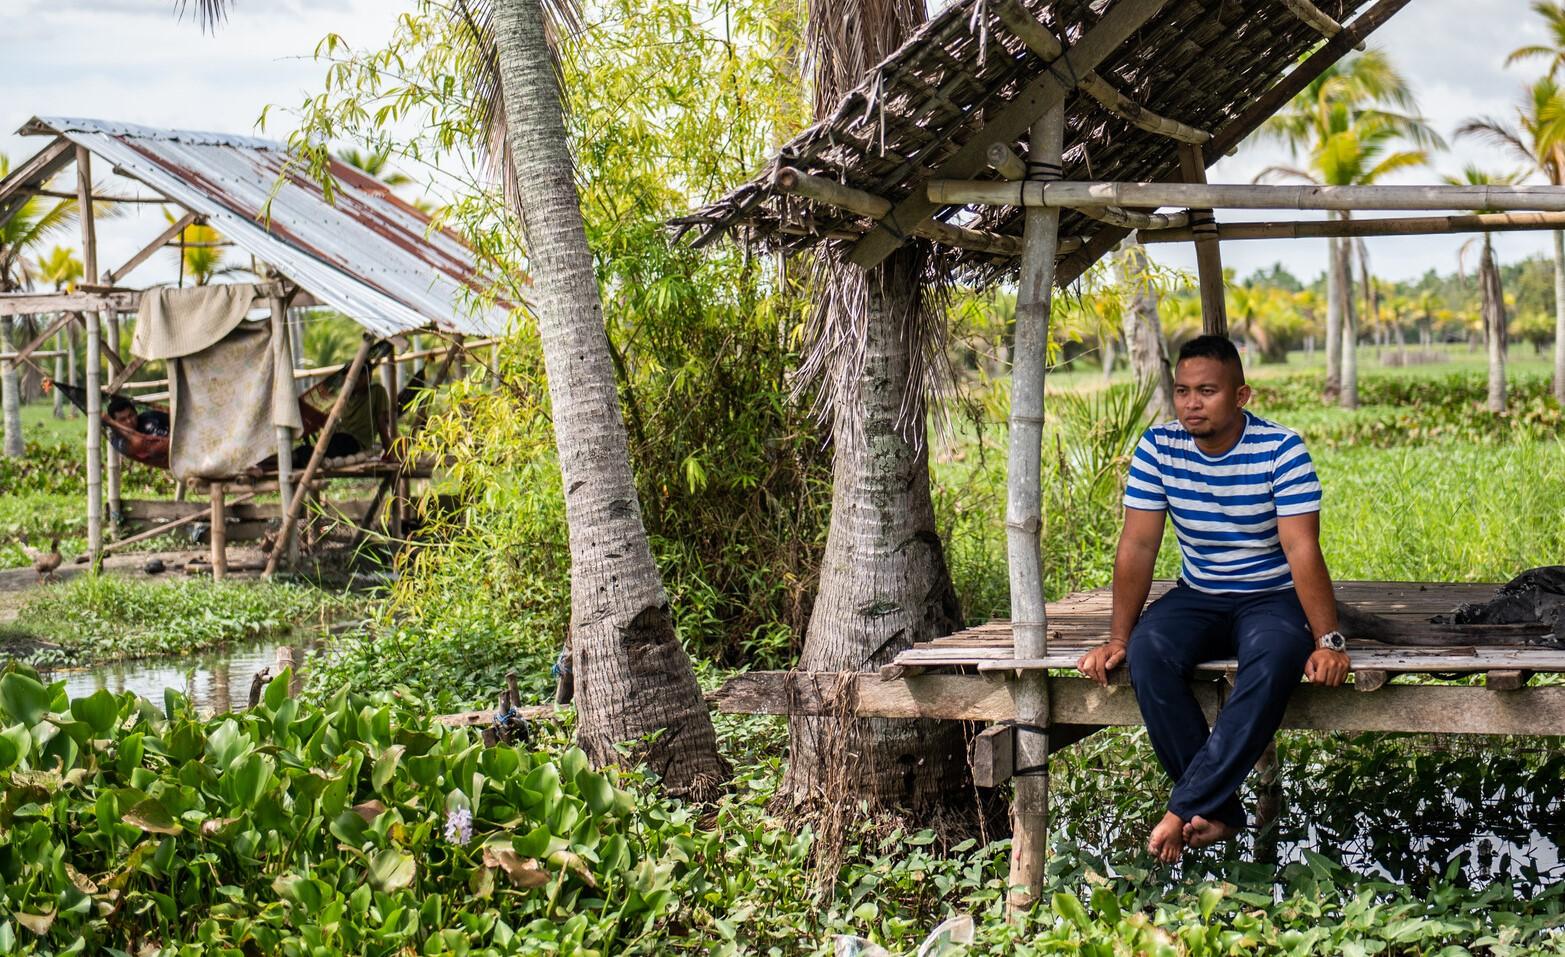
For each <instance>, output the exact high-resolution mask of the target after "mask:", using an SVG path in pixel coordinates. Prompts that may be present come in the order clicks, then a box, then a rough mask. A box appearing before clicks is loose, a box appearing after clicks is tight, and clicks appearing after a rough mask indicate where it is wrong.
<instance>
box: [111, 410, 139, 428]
mask: <svg viewBox="0 0 1565 957" xmlns="http://www.w3.org/2000/svg"><path fill="white" fill-rule="evenodd" d="M109 418H111V419H113V420H114V421H115V422H118V423H119V424H120V425H123V426H124V427H125V428H127V429H134V428H135V427H136V410H135V409H120V410H118V411H116V412H112V413H110V414H109Z"/></svg>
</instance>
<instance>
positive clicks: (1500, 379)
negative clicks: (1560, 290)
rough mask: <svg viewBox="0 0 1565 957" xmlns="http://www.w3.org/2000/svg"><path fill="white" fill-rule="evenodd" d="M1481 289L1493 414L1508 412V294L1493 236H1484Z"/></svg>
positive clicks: (1480, 268) (1479, 283)
mask: <svg viewBox="0 0 1565 957" xmlns="http://www.w3.org/2000/svg"><path fill="white" fill-rule="evenodd" d="M1478 288H1479V291H1480V294H1481V302H1482V306H1481V309H1482V312H1483V327H1484V338H1485V339H1487V340H1488V344H1489V401H1488V408H1489V411H1490V412H1504V411H1505V293H1504V290H1503V288H1502V287H1501V285H1500V267H1499V266H1498V265H1497V264H1496V263H1495V261H1494V244H1493V243H1492V242H1490V240H1489V234H1488V233H1484V237H1483V258H1482V259H1480V260H1479V261H1478Z"/></svg>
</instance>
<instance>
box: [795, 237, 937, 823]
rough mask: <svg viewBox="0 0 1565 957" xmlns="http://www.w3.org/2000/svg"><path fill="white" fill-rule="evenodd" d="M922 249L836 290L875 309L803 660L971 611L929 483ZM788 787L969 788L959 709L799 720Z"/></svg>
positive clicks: (932, 633) (893, 644) (883, 648)
mask: <svg viewBox="0 0 1565 957" xmlns="http://www.w3.org/2000/svg"><path fill="white" fill-rule="evenodd" d="M921 260H922V253H921V252H919V251H917V250H911V249H904V250H902V251H900V252H898V253H897V254H896V255H894V256H893V257H892V258H891V259H889V260H887V261H886V263H884V264H883V265H881V266H879V267H877V268H876V269H874V270H872V271H870V272H869V273H867V274H865V273H860V272H859V271H858V270H857V269H855V268H854V267H852V266H843V267H841V269H840V270H839V271H838V273H837V280H836V282H837V285H838V288H837V289H836V290H834V291H833V292H834V294H835V295H838V296H845V297H846V299H839V300H838V301H839V302H851V303H854V307H851V308H857V309H862V315H863V325H862V329H863V344H862V348H863V354H862V367H861V369H860V370H859V371H858V374H857V375H855V376H854V377H853V379H852V381H851V382H850V383H848V384H847V390H846V393H844V392H843V391H841V390H838V391H837V392H836V405H835V408H834V410H833V415H832V439H833V460H832V508H831V523H830V526H829V528H828V531H827V537H826V552H825V555H824V556H823V558H822V561H821V581H820V591H819V593H818V595H817V597H816V599H815V607H814V610H813V612H812V613H811V615H810V623H809V627H808V630H807V632H806V634H805V639H804V651H803V654H802V655H801V656H800V659H799V668H800V670H802V671H807V672H862V671H874V670H876V669H878V668H879V667H880V666H881V665H884V664H888V663H889V662H890V661H891V659H892V658H893V657H895V656H896V654H897V652H899V651H902V650H903V649H905V648H907V647H908V646H910V645H912V644H913V643H914V642H916V641H927V640H928V639H930V638H934V637H938V636H940V635H944V634H949V633H950V632H951V631H952V630H953V629H955V628H956V627H957V626H958V624H959V623H960V613H959V610H958V607H957V602H956V595H955V592H954V590H953V589H952V587H951V578H950V574H949V572H948V571H947V569H946V562H945V552H944V550H943V548H942V546H941V543H940V536H939V535H938V534H937V533H936V531H935V514H934V507H933V505H932V503H931V500H930V491H929V457H928V443H927V442H925V441H924V434H923V433H924V428H925V425H924V414H925V410H924V402H923V400H922V398H920V397H918V395H919V393H918V390H917V388H916V387H915V388H914V389H913V390H912V391H911V392H910V391H909V385H910V383H911V381H912V376H913V371H914V368H915V349H916V348H917V338H918V332H919V328H918V327H919V311H920V309H921V304H920V302H919V296H920V294H921V290H920V288H919V275H920V273H921V271H922V262H921ZM788 730H789V745H790V753H789V765H788V773H787V776H786V778H785V780H784V784H783V790H784V793H785V795H786V799H787V800H789V801H791V802H793V803H796V804H798V803H805V804H815V803H816V802H819V801H821V800H823V799H824V800H825V801H827V802H831V803H836V802H844V801H857V800H860V799H868V800H869V801H870V802H871V804H879V805H895V806H900V807H908V808H916V807H921V806H928V805H931V804H935V803H940V802H943V801H946V800H949V799H951V798H953V797H957V796H959V795H961V794H963V793H964V790H963V789H962V788H960V787H953V786H952V784H951V782H952V780H953V776H957V780H960V777H959V776H960V774H961V773H962V772H963V769H964V768H965V766H966V762H965V754H964V748H963V743H964V742H963V737H962V734H961V730H960V726H959V725H957V724H955V723H954V722H940V721H893V720H879V719H854V718H851V717H845V718H843V719H841V720H838V719H837V718H835V717H833V718H803V717H795V718H792V719H790V720H789V723H788Z"/></svg>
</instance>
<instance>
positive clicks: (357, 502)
mask: <svg viewBox="0 0 1565 957" xmlns="http://www.w3.org/2000/svg"><path fill="white" fill-rule="evenodd" d="M370 502H371V499H367V498H355V499H344V500H342V501H333V502H332V503H331V507H332V509H333V510H334V511H336V510H340V511H342V512H343V513H344V514H345V515H347V517H348V518H351V519H354V520H360V519H362V518H363V517H364V515H365V513H366V512H367V510H368V509H369V506H370ZM207 511H208V510H207V507H206V506H205V505H203V504H202V503H200V502H173V501H149V500H146V499H128V500H126V502H125V508H124V514H125V519H126V521H135V522H168V521H175V520H178V519H183V518H186V517H187V516H190V515H206V514H207ZM282 515H283V511H282V507H281V505H279V504H278V503H276V502H253V503H248V504H246V503H241V502H240V500H239V499H237V498H236V499H231V500H230V501H229V503H228V517H229V518H231V519H233V520H235V521H243V522H255V521H261V522H275V521H276V520H277V519H279V518H281V517H282Z"/></svg>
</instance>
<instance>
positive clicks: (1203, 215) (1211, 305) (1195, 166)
mask: <svg viewBox="0 0 1565 957" xmlns="http://www.w3.org/2000/svg"><path fill="white" fill-rule="evenodd" d="M1179 172H1180V173H1181V174H1182V175H1183V176H1184V178H1185V182H1187V183H1203V184H1204V183H1205V182H1206V158H1205V156H1203V155H1202V153H1201V147H1199V146H1194V145H1191V144H1181V145H1180V147H1179ZM1189 217H1190V229H1191V231H1192V232H1194V233H1195V263H1196V278H1197V281H1198V282H1199V284H1200V287H1201V331H1202V332H1204V333H1206V334H1207V335H1214V336H1226V335H1228V299H1227V297H1226V296H1224V295H1223V253H1222V246H1221V244H1220V243H1218V241H1217V220H1216V219H1215V218H1213V216H1212V211H1211V210H1210V209H1203V208H1192V209H1191V210H1190V212H1189Z"/></svg>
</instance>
